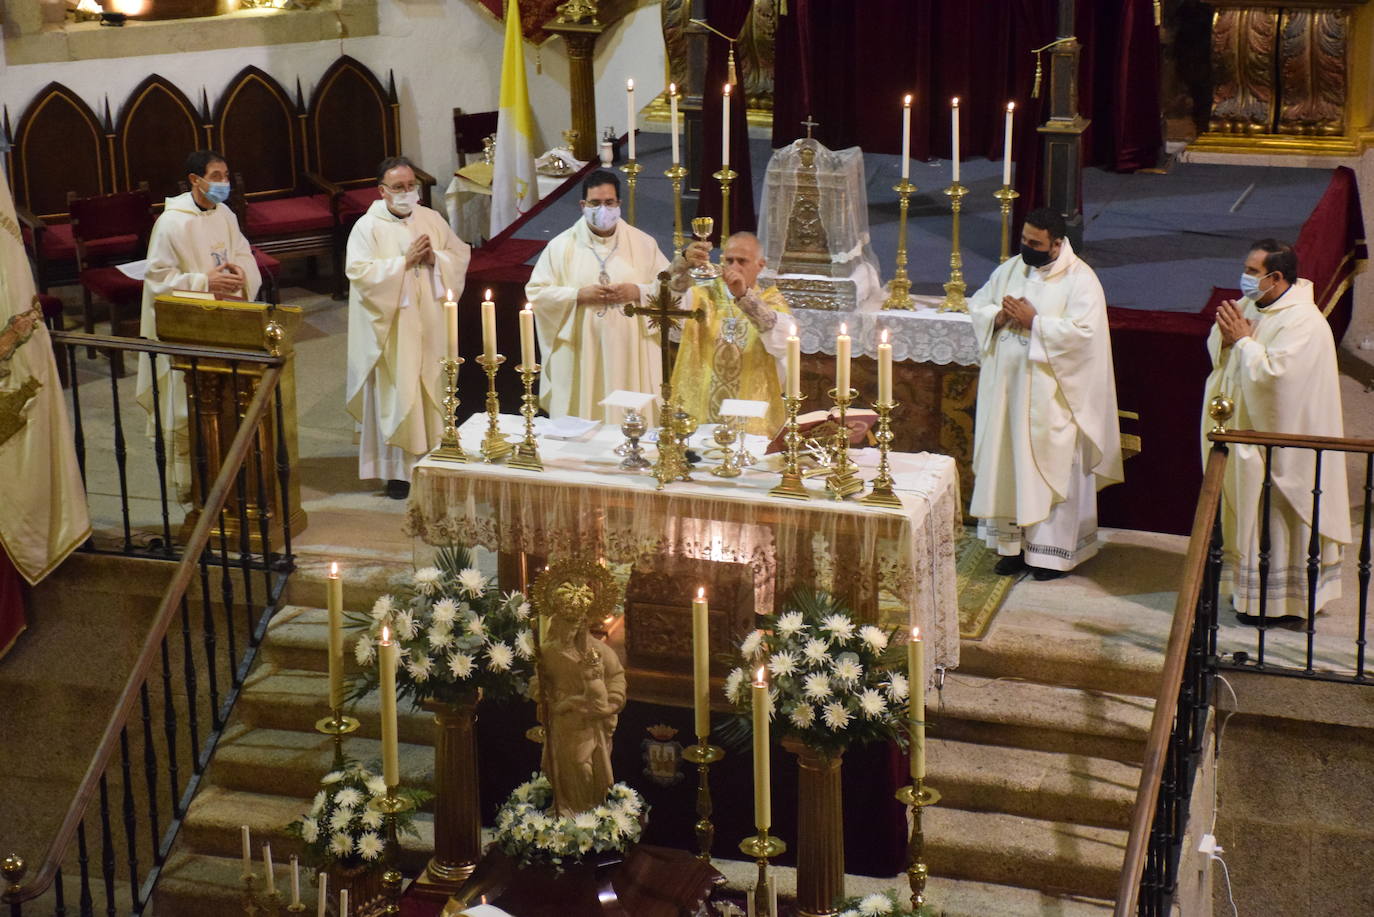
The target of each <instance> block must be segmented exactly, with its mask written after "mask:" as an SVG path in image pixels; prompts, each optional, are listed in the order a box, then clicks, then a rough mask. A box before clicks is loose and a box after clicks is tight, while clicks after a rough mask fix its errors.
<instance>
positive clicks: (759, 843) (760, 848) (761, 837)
mask: <svg viewBox="0 0 1374 917" xmlns="http://www.w3.org/2000/svg"><path fill="white" fill-rule="evenodd" d="M739 850H740V853H742V854H744V855H745V856H747V857H753V858H754V860H755V861H756V862H757V863H758V867H759V877H758V881H757V882H756V884H755V885H754V892H753V898H754V909H753V910H754V913H755V914H757V915H759V917H765V915H766V917H778V915H777V914H774V913H773V909H772V904H771V902H770V901H769V898H768V861H769V860H770V859H772V858H773V857H776V856H781V855H782V854H783V853H784V852H785V851H786V850H787V845H786V844H785V843H783V842H782V841H781V840H779V839H778V838H776V837H771V836H769V834H768V830H767V829H766V828H765V829H762V830H760V831H759V833H758V834H755V835H754V836H752V837H746V838H745V839H744V840H742V841H740V842H739Z"/></svg>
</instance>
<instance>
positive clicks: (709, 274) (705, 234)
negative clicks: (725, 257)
mask: <svg viewBox="0 0 1374 917" xmlns="http://www.w3.org/2000/svg"><path fill="white" fill-rule="evenodd" d="M715 228H716V221H715V219H714V218H713V217H693V219H692V235H694V236H696V237H697V238H698V239H699V240H701V241H702V242H707V243H709V242H710V239H711V233H712V231H714V230H715ZM687 273H689V274H691V275H692V277H693V279H695V280H714V279H715V278H717V277H719V276H720V268H718V267H716V266H715V265H714V264H712V263H711V262H710V260H709V259H708V260H707V262H706V263H705V264H703V265H701V266H700V267H694V268H692V269H691V270H690V271H688V272H687Z"/></svg>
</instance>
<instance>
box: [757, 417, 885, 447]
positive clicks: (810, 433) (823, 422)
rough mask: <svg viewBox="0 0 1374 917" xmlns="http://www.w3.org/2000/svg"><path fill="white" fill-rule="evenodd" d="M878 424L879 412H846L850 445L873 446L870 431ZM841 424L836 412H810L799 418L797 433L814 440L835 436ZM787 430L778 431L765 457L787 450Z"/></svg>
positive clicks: (845, 423) (845, 418)
mask: <svg viewBox="0 0 1374 917" xmlns="http://www.w3.org/2000/svg"><path fill="white" fill-rule="evenodd" d="M877 422H878V412H877V411H870V410H866V409H863V408H860V409H858V410H852V411H846V412H845V414H844V425H845V426H846V427H848V428H849V445H851V446H859V447H862V446H866V445H871V443H870V442H869V441H868V440H869V436H868V431H869V430H871V429H872V428H873V425H874V424H875V423H877ZM838 424H839V419H838V417H837V416H836V412H835V411H834V410H833V409H832V410H829V411H810V412H809V413H806V414H801V415H799V416H798V417H797V432H799V433H801V435H802V436H804V437H806V438H808V439H812V438H815V437H825V436H833V435H834V434H835V428H836V427H837V426H838ZM786 436H787V428H786V427H785V426H784V427H783V428H782V429H781V430H779V431H778V435H777V436H774V437H773V441H772V442H771V443H769V444H768V448H767V449H765V450H764V454H765V455H771V454H773V453H774V452H781V451H782V450H783V449H785V448H787V441H786Z"/></svg>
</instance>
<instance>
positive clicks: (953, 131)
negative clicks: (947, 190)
mask: <svg viewBox="0 0 1374 917" xmlns="http://www.w3.org/2000/svg"><path fill="white" fill-rule="evenodd" d="M949 123H950V128H949V130H950V135H951V136H952V137H953V138H954V157H953V158H954V183H955V184H956V185H957V184H959V97H958V96H955V97H954V100H953V101H952V102H950V103H949Z"/></svg>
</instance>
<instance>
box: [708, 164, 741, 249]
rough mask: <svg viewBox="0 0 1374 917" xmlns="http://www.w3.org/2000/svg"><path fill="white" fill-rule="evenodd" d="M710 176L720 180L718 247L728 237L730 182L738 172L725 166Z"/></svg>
mask: <svg viewBox="0 0 1374 917" xmlns="http://www.w3.org/2000/svg"><path fill="white" fill-rule="evenodd" d="M711 177H712V178H714V179H715V180H716V181H718V182H720V247H721V248H725V241H726V240H727V239H729V238H730V183H731V182H732V181H734V180H735V179H737V178H739V173H738V172H736V171H735V170H734V169H732V168H730V167H729V166H726V167H725V168H723V169H721V170H720V171H719V172H713V173H712V174H711Z"/></svg>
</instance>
